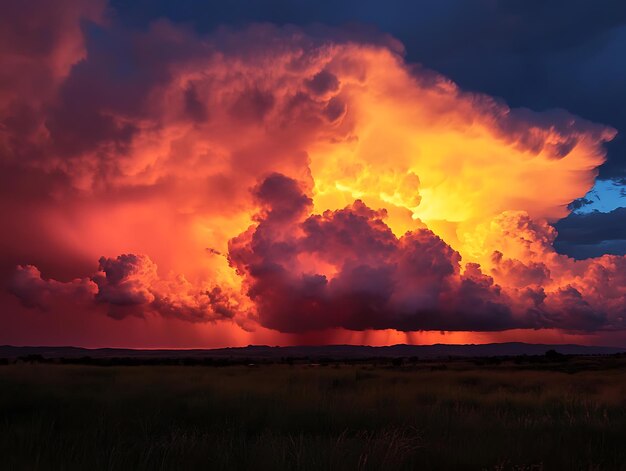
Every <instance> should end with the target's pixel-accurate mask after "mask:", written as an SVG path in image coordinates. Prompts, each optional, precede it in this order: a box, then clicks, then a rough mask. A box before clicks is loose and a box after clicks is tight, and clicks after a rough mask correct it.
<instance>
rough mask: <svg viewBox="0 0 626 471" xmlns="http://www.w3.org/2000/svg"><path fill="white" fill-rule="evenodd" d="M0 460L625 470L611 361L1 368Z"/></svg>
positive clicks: (622, 378) (618, 365)
mask: <svg viewBox="0 0 626 471" xmlns="http://www.w3.org/2000/svg"><path fill="white" fill-rule="evenodd" d="M0 460H1V461H0V469H3V470H12V469H24V470H36V469H83V470H92V469H110V470H122V469H124V470H126V469H130V470H141V469H176V470H184V469H267V470H280V469H295V470H299V469H310V470H323V469H372V470H379V469H385V470H396V469H424V470H438V469H445V470H448V469H449V470H459V469H488V470H505V469H511V470H539V469H546V470H551V469H580V470H596V469H608V470H618V469H626V365H624V363H623V359H604V360H603V359H575V360H571V361H570V362H567V364H565V365H563V364H556V365H554V366H553V367H552V366H550V365H543V364H542V365H539V366H536V365H534V366H533V365H525V364H523V365H516V364H514V363H513V362H504V363H502V364H499V365H491V366H489V365H487V366H485V365H482V366H477V365H475V364H473V363H471V362H461V361H456V362H447V363H445V364H443V365H439V364H435V363H428V362H417V363H415V364H412V365H411V364H408V365H406V364H405V365H404V366H395V367H394V366H392V365H378V366H376V365H368V364H362V365H349V364H330V365H327V366H316V365H307V364H296V365H286V364H274V365H261V366H256V367H249V366H243V365H238V366H225V367H206V366H109V367H103V366H85V365H59V364H8V365H0Z"/></svg>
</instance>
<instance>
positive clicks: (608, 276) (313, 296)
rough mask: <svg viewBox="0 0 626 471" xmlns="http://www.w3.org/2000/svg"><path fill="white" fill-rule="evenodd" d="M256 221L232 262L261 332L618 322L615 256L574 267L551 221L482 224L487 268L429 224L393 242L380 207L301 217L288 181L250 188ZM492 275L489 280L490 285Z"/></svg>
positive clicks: (621, 295)
mask: <svg viewBox="0 0 626 471" xmlns="http://www.w3.org/2000/svg"><path fill="white" fill-rule="evenodd" d="M254 194H255V196H256V197H257V198H258V200H259V203H260V205H261V208H262V210H261V213H260V216H259V221H258V224H257V225H256V226H253V227H251V228H250V229H249V230H248V231H246V232H244V233H243V234H241V235H240V236H238V237H237V238H235V239H233V240H232V241H231V247H230V258H231V261H232V263H233V265H234V266H235V267H236V268H237V270H238V271H239V272H240V273H241V274H242V275H243V276H244V278H245V282H246V283H245V285H246V288H247V293H248V295H249V296H250V298H251V299H252V300H253V301H254V302H255V304H256V306H257V308H258V314H259V321H260V322H261V324H262V325H264V326H266V327H271V328H274V329H277V330H280V331H287V332H294V331H295V332H297V331H301V330H304V331H306V330H315V329H323V328H331V327H343V328H347V329H353V330H365V329H386V328H393V329H398V330H409V331H414V330H505V329H513V328H534V329H538V328H554V327H558V328H562V329H571V330H596V329H622V328H624V327H626V321H625V319H624V315H625V314H626V311H625V310H624V307H623V302H624V300H625V299H626V298H625V296H626V288H625V287H626V283H625V282H626V279H625V277H624V274H625V272H624V268H625V267H626V265H625V263H626V261H625V260H624V258H623V257H610V256H605V257H603V258H600V259H597V260H588V261H585V262H577V261H574V260H572V259H568V258H567V257H565V256H562V255H559V254H556V253H555V252H554V250H553V249H552V247H551V243H552V240H553V238H554V235H555V232H554V230H553V229H552V228H551V226H549V225H547V224H545V223H543V224H537V223H534V222H533V221H532V220H530V218H528V216H527V215H526V214H524V213H512V214H503V215H502V216H500V217H498V218H496V220H494V221H493V222H492V226H493V227H492V228H491V232H490V234H489V235H490V236H491V235H494V236H495V237H494V238H496V239H497V240H494V241H489V244H490V246H494V245H496V246H498V247H501V248H504V250H506V253H509V254H512V255H514V256H517V257H520V258H521V259H522V260H523V261H522V260H519V259H517V258H506V257H505V256H504V254H503V253H502V252H500V251H497V250H495V251H494V252H493V255H492V261H491V264H490V265H491V267H492V268H491V270H490V274H491V276H490V275H488V274H484V273H483V272H482V270H481V267H480V265H478V264H476V263H469V264H467V266H465V267H462V265H461V255H460V254H459V253H458V252H456V251H455V250H453V249H452V248H451V247H450V246H449V245H448V244H446V243H445V242H444V241H443V240H442V239H440V238H439V237H438V236H436V235H435V234H434V233H433V232H431V231H430V230H428V229H417V230H415V231H410V232H407V233H405V234H404V235H402V236H401V237H396V236H395V235H394V233H393V232H392V230H391V229H390V228H389V226H387V225H386V224H385V221H384V220H385V218H386V212H385V211H384V210H380V211H375V210H372V209H370V208H368V207H367V206H365V205H364V204H363V203H362V202H361V201H358V200H357V201H356V202H355V203H353V204H352V205H351V206H348V207H346V208H344V209H341V210H337V211H326V212H324V213H323V214H322V215H311V214H310V211H311V209H312V200H311V199H310V198H308V197H307V196H306V195H305V194H304V193H303V192H302V191H299V188H298V185H297V183H296V182H295V181H294V180H291V179H288V178H286V177H284V176H282V175H277V174H274V175H271V176H269V177H268V178H266V179H265V180H264V181H263V183H261V184H260V185H259V186H258V187H257V188H256V189H255V191H254ZM494 280H496V282H494Z"/></svg>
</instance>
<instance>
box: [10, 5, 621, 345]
mask: <svg viewBox="0 0 626 471" xmlns="http://www.w3.org/2000/svg"><path fill="white" fill-rule="evenodd" d="M624 57H626V4H624V3H623V2H622V1H619V0H614V1H598V2H594V3H591V2H588V1H578V0H569V1H543V0H542V1H539V0H537V1H534V0H531V1H522V0H519V1H516V0H513V1H510V0H507V1H505V0H488V1H487V0H479V1H476V2H466V1H462V0H443V1H436V2H435V1H432V2H431V1H428V2H426V1H425V2H415V1H408V0H407V1H386V2H380V1H376V2H374V1H363V0H361V1H356V0H355V1H352V0H350V1H345V2H336V1H333V2H331V1H326V0H322V1H317V2H308V1H306V2H305V1H302V0H281V1H278V0H269V1H260V0H235V1H229V2H219V3H218V2H200V1H193V2H192V1H190V0H182V1H177V2H170V1H165V0H163V1H153V0H150V1H149V0H138V1H130V0H128V1H126V0H112V1H111V2H109V3H107V2H105V1H104V0H103V1H95V0H84V1H83V0H57V1H54V2H51V1H47V0H38V1H35V0H33V1H29V2H24V1H19V0H9V1H7V2H3V3H2V5H1V6H0V218H1V220H2V231H1V232H0V344H15V345H26V344H31V345H32V344H47V345H79V346H87V347H99V346H117V347H179V348H185V347H221V346H231V345H247V344H251V343H255V344H261V343H262V344H277V345H281V344H282V345H286V344H298V343H308V344H310V343H316V344H322V343H358V344H376V345H380V344H388V343H433V342H445V343H470V342H472V343H479V342H497V341H510V340H517V341H527V342H555V343H562V342H572V343H582V344H607V345H626V256H625V254H626V199H625V196H626V139H624V138H623V137H622V135H623V133H624V132H625V131H626V113H625V112H624V110H625V109H626V61H625V60H624Z"/></svg>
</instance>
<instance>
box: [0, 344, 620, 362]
mask: <svg viewBox="0 0 626 471" xmlns="http://www.w3.org/2000/svg"><path fill="white" fill-rule="evenodd" d="M548 350H556V351H557V352H559V353H562V354H566V355H607V354H614V353H621V352H626V347H622V348H620V347H597V346H584V345H573V344H569V345H549V344H531V343H522V342H508V343H489V344H468V345H453V344H441V343H438V344H434V345H404V344H400V345H391V346H387V347H371V346H365V345H320V346H292V347H270V346H267V345H249V346H247V347H230V348H218V349H192V350H139V349H122V348H96V349H88V348H79V347H14V346H10V345H4V346H0V358H7V359H15V358H18V357H22V356H26V355H41V356H42V357H44V358H47V359H54V358H80V357H91V358H152V359H157V358H217V359H219V358H233V359H237V358H250V359H255V358H256V359H265V360H271V359H273V358H276V359H279V358H289V357H290V358H305V357H308V358H319V359H322V358H336V359H362V358H398V357H413V356H415V357H419V358H444V357H450V356H452V357H490V356H517V355H543V354H544V353H546V351H548Z"/></svg>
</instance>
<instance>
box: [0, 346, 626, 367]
mask: <svg viewBox="0 0 626 471" xmlns="http://www.w3.org/2000/svg"><path fill="white" fill-rule="evenodd" d="M623 358H626V354H624V353H617V354H610V355H593V356H587V355H564V354H562V353H559V352H557V351H555V350H548V351H547V352H546V353H545V354H544V355H517V356H493V357H477V358H467V357H453V356H449V357H447V358H437V359H434V358H425V359H420V358H418V357H416V356H412V357H396V358H389V357H371V358H355V359H349V358H328V357H323V358H319V357H308V356H306V357H280V358H271V359H270V358H241V357H231V358H228V357H219V358H213V357H205V358H203V357H188V358H184V357H183V358H167V357H110V358H108V357H104V358H102V357H99V358H95V357H90V356H82V357H71V358H46V357H44V356H43V355H39V354H31V355H24V356H20V357H18V358H15V359H7V358H0V365H9V364H13V363H26V364H35V363H46V364H60V365H93V366H206V367H224V366H248V367H256V366H261V365H275V364H283V365H307V366H310V367H327V366H340V365H373V366H378V367H389V368H410V367H420V366H421V367H426V368H429V369H431V370H433V371H434V370H445V369H447V368H448V366H447V365H448V364H452V363H454V364H457V365H458V364H468V365H474V366H479V367H485V368H489V367H499V366H506V365H509V366H521V367H523V366H524V365H526V366H529V367H541V366H542V365H556V366H558V365H561V366H563V367H565V366H567V365H569V364H572V360H577V362H576V365H575V366H576V369H579V368H580V367H581V366H583V367H584V366H587V367H593V366H598V365H597V364H596V363H598V362H599V363H601V364H602V365H601V366H603V367H611V366H610V365H609V363H610V361H611V359H613V360H619V359H623ZM593 362H596V363H593ZM622 363H623V362H618V363H615V366H622ZM570 369H571V368H570Z"/></svg>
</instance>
